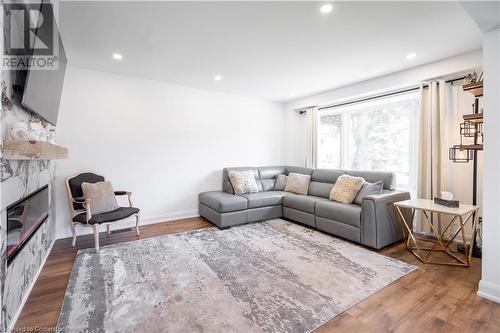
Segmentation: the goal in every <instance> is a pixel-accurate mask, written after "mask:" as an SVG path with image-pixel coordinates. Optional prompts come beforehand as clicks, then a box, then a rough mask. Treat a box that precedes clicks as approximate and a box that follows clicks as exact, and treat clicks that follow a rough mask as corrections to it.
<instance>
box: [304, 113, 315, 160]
mask: <svg viewBox="0 0 500 333" xmlns="http://www.w3.org/2000/svg"><path fill="white" fill-rule="evenodd" d="M305 111H306V120H307V136H306V140H307V142H306V160H305V166H306V168H316V163H317V160H318V158H317V155H318V154H317V141H318V107H317V106H313V107H309V108H307V109H306V110H305Z"/></svg>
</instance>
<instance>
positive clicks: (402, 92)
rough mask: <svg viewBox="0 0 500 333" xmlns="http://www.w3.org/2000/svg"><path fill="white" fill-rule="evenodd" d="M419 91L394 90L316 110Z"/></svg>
mask: <svg viewBox="0 0 500 333" xmlns="http://www.w3.org/2000/svg"><path fill="white" fill-rule="evenodd" d="M425 86H426V85H424V87H425ZM419 89H420V86H419V87H413V88H408V89H403V90H396V91H392V92H389V93H385V94H381V95H374V96H370V97H365V98H360V99H355V100H351V101H347V102H341V103H336V104H330V105H325V106H321V107H319V108H318V110H326V109H332V108H338V107H341V106H346V105H351V104H356V103H361V102H367V101H372V100H374V99H379V98H384V97H389V96H394V95H399V94H404V93H407V92H411V91H415V90H419Z"/></svg>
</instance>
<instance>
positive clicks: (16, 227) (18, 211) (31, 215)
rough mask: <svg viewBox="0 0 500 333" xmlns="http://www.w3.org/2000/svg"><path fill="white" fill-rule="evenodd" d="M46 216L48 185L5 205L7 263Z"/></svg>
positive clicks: (47, 211) (47, 212)
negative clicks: (7, 205)
mask: <svg viewBox="0 0 500 333" xmlns="http://www.w3.org/2000/svg"><path fill="white" fill-rule="evenodd" d="M48 217H49V186H48V185H46V186H44V187H42V188H40V189H38V190H37V191H35V192H33V193H31V194H29V195H28V196H26V197H24V198H23V199H21V200H19V201H17V202H15V203H14V204H12V205H10V206H9V207H7V264H10V263H11V262H12V260H14V258H15V257H16V255H17V254H18V253H19V252H20V251H21V249H22V248H23V246H24V245H25V244H27V243H28V241H29V240H30V238H31V237H32V236H33V235H34V234H35V232H36V231H37V230H38V228H40V226H41V225H42V224H43V223H44V222H45V221H46V220H47V218H48Z"/></svg>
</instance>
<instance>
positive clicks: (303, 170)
mask: <svg viewBox="0 0 500 333" xmlns="http://www.w3.org/2000/svg"><path fill="white" fill-rule="evenodd" d="M312 172H313V169H311V168H304V167H296V166H288V167H286V174H288V175H289V174H291V173H300V174H302V175H309V176H310V175H311V174H312Z"/></svg>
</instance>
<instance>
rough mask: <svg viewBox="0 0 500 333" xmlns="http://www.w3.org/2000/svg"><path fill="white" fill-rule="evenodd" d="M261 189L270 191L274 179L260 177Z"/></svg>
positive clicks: (272, 188) (274, 182) (272, 187)
mask: <svg viewBox="0 0 500 333" xmlns="http://www.w3.org/2000/svg"><path fill="white" fill-rule="evenodd" d="M260 182H261V183H262V191H272V190H274V186H275V184H276V179H261V180H260Z"/></svg>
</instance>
